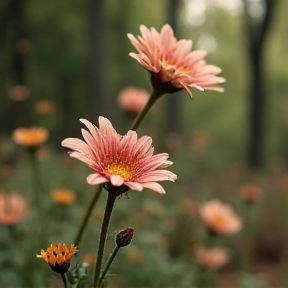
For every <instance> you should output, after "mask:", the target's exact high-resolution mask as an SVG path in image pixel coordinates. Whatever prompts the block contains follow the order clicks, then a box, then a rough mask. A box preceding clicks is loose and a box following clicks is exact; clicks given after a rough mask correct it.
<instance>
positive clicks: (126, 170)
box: [62, 117, 177, 194]
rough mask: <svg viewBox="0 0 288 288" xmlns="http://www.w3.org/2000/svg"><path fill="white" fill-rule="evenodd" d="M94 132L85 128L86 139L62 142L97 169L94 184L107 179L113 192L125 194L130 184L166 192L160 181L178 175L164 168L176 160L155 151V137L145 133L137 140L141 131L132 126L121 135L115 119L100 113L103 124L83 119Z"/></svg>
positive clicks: (92, 175) (84, 135) (89, 181)
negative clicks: (131, 128) (116, 127)
mask: <svg viewBox="0 0 288 288" xmlns="http://www.w3.org/2000/svg"><path fill="white" fill-rule="evenodd" d="M80 121H81V122H82V123H83V124H84V125H85V126H86V127H87V128H88V130H89V131H90V133H89V132H88V131H87V130H85V129H82V135H83V138H84V140H85V141H83V140H80V139H76V138H67V139H65V140H64V141H63V142H62V146H64V147H67V148H70V149H72V150H74V151H72V152H69V154H70V156H71V157H74V158H77V159H78V160H80V161H82V162H84V163H86V164H88V165H89V166H90V167H91V168H92V169H93V170H94V173H93V174H91V175H89V176H88V178H87V182H88V184H90V185H97V184H102V183H104V187H105V189H107V190H108V191H109V192H113V193H117V194H122V193H124V192H126V191H127V190H128V189H129V188H130V189H133V190H136V191H142V190H143V188H149V189H151V190H154V191H155V192H158V193H161V194H165V193H166V192H165V190H164V188H163V187H162V186H161V185H160V184H158V183H157V181H165V180H169V181H173V182H174V181H175V180H176V179H177V176H176V175H175V174H174V173H172V172H170V171H167V170H163V169H161V168H164V167H168V166H170V165H172V164H173V162H171V161H169V160H167V159H168V157H169V155H168V154H166V153H162V154H157V155H153V152H154V148H153V147H152V146H151V145H152V139H151V137H149V136H143V137H141V138H140V139H138V140H137V133H136V132H135V131H132V130H129V131H128V133H127V134H126V135H124V136H121V135H119V134H118V133H117V132H116V130H115V129H114V128H113V126H112V124H111V122H110V121H109V120H108V119H107V118H104V117H99V128H97V127H96V126H95V125H93V124H92V123H90V122H89V121H88V120H85V119H80Z"/></svg>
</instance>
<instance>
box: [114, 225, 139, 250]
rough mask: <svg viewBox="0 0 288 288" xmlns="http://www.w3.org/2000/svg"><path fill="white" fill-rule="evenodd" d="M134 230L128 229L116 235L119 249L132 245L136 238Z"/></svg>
mask: <svg viewBox="0 0 288 288" xmlns="http://www.w3.org/2000/svg"><path fill="white" fill-rule="evenodd" d="M134 231H135V229H134V228H130V227H129V228H126V229H123V230H121V231H119V232H118V233H117V235H116V244H117V245H118V246H119V247H125V246H127V245H129V244H130V242H131V241H132V238H133V236H134Z"/></svg>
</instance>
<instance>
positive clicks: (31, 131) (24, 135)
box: [12, 127, 49, 148]
mask: <svg viewBox="0 0 288 288" xmlns="http://www.w3.org/2000/svg"><path fill="white" fill-rule="evenodd" d="M48 137H49V132H48V130H47V129H45V128H42V127H31V128H17V129H15V130H14V131H13V134H12V138H13V140H14V141H15V142H16V143H17V144H18V145H20V146H23V147H27V148H38V147H39V146H41V145H42V144H44V143H45V142H46V141H47V139H48Z"/></svg>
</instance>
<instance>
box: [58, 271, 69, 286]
mask: <svg viewBox="0 0 288 288" xmlns="http://www.w3.org/2000/svg"><path fill="white" fill-rule="evenodd" d="M60 275H61V278H62V280H63V283H64V287H65V288H68V286H67V279H66V276H65V273H61V274H60Z"/></svg>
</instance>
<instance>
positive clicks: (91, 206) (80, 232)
mask: <svg viewBox="0 0 288 288" xmlns="http://www.w3.org/2000/svg"><path fill="white" fill-rule="evenodd" d="M101 190H102V185H98V186H97V188H96V191H95V194H94V197H93V199H92V201H91V202H90V204H89V206H88V208H87V210H86V213H85V216H84V218H83V221H82V223H81V226H80V228H79V230H78V232H77V235H76V237H75V241H74V244H75V246H76V247H78V245H79V243H80V241H81V239H82V236H83V233H84V230H85V228H86V227H87V224H88V221H89V219H90V216H91V214H92V211H93V209H94V206H95V205H96V203H97V201H98V199H99V196H100V192H101Z"/></svg>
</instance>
